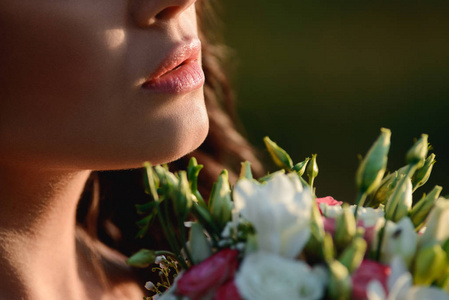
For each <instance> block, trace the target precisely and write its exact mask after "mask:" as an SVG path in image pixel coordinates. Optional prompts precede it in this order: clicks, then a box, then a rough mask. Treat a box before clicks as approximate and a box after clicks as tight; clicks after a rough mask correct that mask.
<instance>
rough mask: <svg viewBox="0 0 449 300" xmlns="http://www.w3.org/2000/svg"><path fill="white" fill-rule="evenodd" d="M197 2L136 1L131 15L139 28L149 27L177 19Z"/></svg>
mask: <svg viewBox="0 0 449 300" xmlns="http://www.w3.org/2000/svg"><path fill="white" fill-rule="evenodd" d="M195 2H196V0H134V1H132V4H131V15H132V17H133V19H134V22H135V23H136V24H137V25H138V26H140V27H148V26H151V25H153V24H155V23H157V22H164V21H168V20H170V19H173V18H176V17H177V16H179V15H180V14H181V13H182V12H183V11H185V10H186V9H188V8H189V7H191V6H192V5H194V4H195Z"/></svg>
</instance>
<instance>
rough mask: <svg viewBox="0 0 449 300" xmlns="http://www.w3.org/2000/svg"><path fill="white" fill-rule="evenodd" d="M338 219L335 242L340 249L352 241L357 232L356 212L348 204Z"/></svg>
mask: <svg viewBox="0 0 449 300" xmlns="http://www.w3.org/2000/svg"><path fill="white" fill-rule="evenodd" d="M336 221H337V223H336V232H335V244H336V245H337V247H338V248H339V249H343V248H345V247H346V246H347V245H348V244H349V243H350V242H351V241H352V239H353V238H354V236H355V233H356V222H355V217H354V213H353V212H352V210H351V209H350V208H349V207H347V206H346V207H345V208H344V209H343V212H342V213H341V214H340V215H339V216H338V217H337V220H336Z"/></svg>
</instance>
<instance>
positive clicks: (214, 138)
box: [77, 0, 263, 283]
mask: <svg viewBox="0 0 449 300" xmlns="http://www.w3.org/2000/svg"><path fill="white" fill-rule="evenodd" d="M196 5H197V13H198V22H199V23H198V25H199V33H200V39H201V41H202V57H203V69H204V73H205V75H206V82H205V86H204V94H205V101H206V107H207V111H208V115H209V123H210V129H209V134H208V136H207V138H206V140H205V142H204V143H203V144H202V145H201V146H200V147H199V149H197V150H195V151H194V152H192V153H190V154H188V155H186V156H185V157H183V158H181V159H179V160H178V161H175V162H173V163H171V164H170V169H171V170H173V171H174V170H178V169H185V168H186V167H187V163H188V160H189V159H190V157H192V156H194V157H196V158H197V160H198V163H200V164H203V165H204V166H205V168H204V169H203V170H202V171H201V173H200V178H199V185H200V186H199V188H200V191H201V192H202V194H203V196H205V198H206V199H207V197H208V194H209V191H210V189H211V187H212V183H213V182H214V181H215V180H216V179H217V177H218V174H219V173H220V172H221V171H222V170H223V169H227V170H228V171H229V174H230V181H231V182H233V181H235V180H236V178H237V175H236V174H237V172H238V170H239V168H240V163H241V162H243V161H245V160H248V161H250V162H251V163H252V169H253V173H254V174H255V175H257V176H261V175H262V172H263V170H262V166H261V164H260V163H259V161H258V159H257V157H256V155H255V151H254V150H253V148H252V147H251V145H250V144H249V143H248V142H247V141H246V140H245V138H243V137H242V135H241V134H240V133H239V132H238V131H237V129H236V125H235V124H236V116H235V110H234V94H233V92H232V90H231V88H230V83H229V79H228V78H229V76H228V72H229V70H225V69H224V67H223V66H224V65H225V62H226V54H227V49H226V48H225V47H224V46H223V45H222V42H221V41H222V40H221V38H220V36H219V35H218V34H217V28H219V25H220V24H219V23H218V21H217V20H218V19H217V18H216V16H215V15H214V14H213V9H212V4H211V2H210V1H206V0H201V1H198V2H197V4H196ZM142 178H143V173H142V170H141V169H138V170H125V171H108V172H94V173H93V174H92V175H91V177H90V179H89V180H88V182H87V184H86V189H85V191H84V194H83V196H82V198H81V201H80V203H79V206H78V215H77V216H78V223H79V232H78V241H79V244H80V245H81V247H82V248H83V249H84V250H85V251H87V252H90V257H92V263H93V265H94V266H96V267H95V268H96V269H97V271H98V273H99V274H100V275H101V278H102V279H103V282H105V283H107V280H106V276H105V270H106V268H108V269H110V266H111V264H112V265H115V268H116V269H117V268H118V269H120V268H122V267H121V266H120V265H121V264H122V263H120V262H114V261H112V262H111V261H110V260H111V259H108V258H107V257H105V254H104V253H103V252H102V251H101V249H102V247H103V245H104V244H105V245H107V246H108V247H110V248H113V249H116V250H117V251H119V252H120V253H122V254H124V255H126V256H129V255H130V254H132V253H134V252H136V251H138V250H139V249H140V248H143V247H145V248H153V249H161V248H164V247H165V248H166V249H168V247H167V245H166V244H165V243H164V239H163V236H162V235H161V234H160V233H159V232H158V231H159V229H158V226H157V225H155V226H153V228H152V230H150V234H149V235H148V236H147V237H145V238H144V239H136V238H135V235H136V233H137V231H138V228H137V226H136V225H135V222H136V221H137V220H138V219H139V216H138V215H137V213H136V210H135V204H141V203H145V202H147V201H148V195H146V194H145V193H144V192H143V190H144V189H143V185H142ZM118 269H117V270H118ZM149 276H151V275H150V274H148V273H146V274H145V275H141V276H139V277H141V279H142V281H145V280H148V279H149Z"/></svg>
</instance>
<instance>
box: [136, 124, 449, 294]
mask: <svg viewBox="0 0 449 300" xmlns="http://www.w3.org/2000/svg"><path fill="white" fill-rule="evenodd" d="M390 136H391V132H390V130H388V129H384V128H383V129H381V133H380V136H379V137H378V139H377V140H376V141H375V142H374V144H373V145H372V147H371V148H370V149H369V151H368V153H367V154H366V156H365V157H364V158H363V160H362V161H361V163H360V166H359V168H358V170H357V173H356V186H357V197H356V199H355V204H354V205H349V204H347V203H343V202H342V201H337V200H335V199H333V198H332V197H330V196H328V197H322V198H319V197H316V196H315V195H316V191H315V188H314V180H315V178H316V177H317V175H318V165H317V160H316V155H312V156H311V158H306V159H305V160H304V161H302V162H300V163H297V164H294V163H293V162H292V159H291V158H290V156H289V155H288V154H287V152H286V151H284V150H283V149H282V148H280V147H279V146H278V145H277V144H276V143H274V142H273V141H271V140H270V139H269V138H268V137H266V138H265V139H264V141H265V144H266V146H267V149H268V151H269V153H270V155H271V157H272V158H273V160H274V162H275V163H276V164H277V165H278V166H279V167H280V170H279V171H276V172H274V173H271V174H268V175H267V176H265V177H263V178H259V179H254V178H253V176H252V174H251V169H250V164H249V163H248V162H244V163H242V169H241V173H240V179H239V180H238V181H237V183H236V184H235V185H234V186H233V187H232V188H231V186H230V184H229V182H228V174H227V172H226V171H223V172H222V173H221V175H220V176H219V178H218V180H217V182H216V183H215V184H214V186H213V189H212V193H211V196H210V198H209V199H208V201H205V199H203V197H202V196H201V194H200V193H199V192H198V189H197V178H198V174H199V172H200V170H201V168H202V166H201V165H198V164H197V162H196V160H195V159H194V158H193V159H192V160H191V161H190V163H189V165H188V168H187V171H181V172H178V173H176V174H173V173H171V172H170V171H169V170H168V168H167V167H166V166H155V167H151V166H150V165H149V164H147V165H146V175H147V176H146V188H147V192H148V194H149V195H150V198H151V201H150V202H148V203H146V204H144V205H139V206H138V207H137V209H138V212H139V213H141V214H143V215H144V218H143V219H142V220H141V221H140V222H139V225H140V226H141V227H142V228H141V231H140V232H139V235H144V234H145V232H146V230H147V229H148V227H149V226H150V225H151V223H152V222H153V220H155V219H158V220H159V222H160V224H161V226H162V228H163V231H164V234H165V236H166V238H167V241H168V243H169V245H170V247H171V249H170V251H165V250H158V251H155V250H149V249H142V250H141V251H139V252H138V253H136V254H135V255H133V256H132V257H130V259H129V260H128V263H129V264H130V265H133V266H137V267H152V268H153V270H154V271H156V272H159V276H160V281H159V282H155V283H153V282H147V284H146V288H147V289H149V290H151V291H153V292H154V296H153V297H152V299H158V300H162V299H163V300H168V299H170V300H175V299H189V300H208V299H211V300H230V299H233V300H238V299H242V300H264V299H267V300H268V299H270V300H271V299H289V300H296V299H298V300H299V299H308V300H319V299H355V300H362V299H369V300H393V299H395V300H396V299H397V300H423V299H429V300H430V299H432V300H440V299H441V300H443V299H449V200H447V199H445V198H443V197H440V193H441V191H442V188H441V187H439V186H435V187H434V188H433V189H432V190H430V191H429V192H428V193H427V194H423V195H422V197H419V196H418V197H416V196H415V195H416V191H417V189H418V188H420V187H421V186H423V185H424V184H425V183H426V181H427V180H428V178H429V176H430V173H431V170H432V167H433V165H434V163H435V155H434V154H430V155H428V150H429V148H430V146H429V145H428V142H427V138H428V137H427V135H425V134H423V135H422V136H421V138H420V139H419V140H417V141H416V142H415V143H414V145H413V146H412V147H411V149H410V150H409V151H408V152H407V154H406V163H407V164H406V165H405V166H404V167H402V168H400V169H399V170H397V171H395V172H390V173H386V170H387V155H388V151H389V147H390ZM306 176H307V177H306ZM305 178H306V179H307V180H306V179H305ZM147 299H151V297H150V298H147Z"/></svg>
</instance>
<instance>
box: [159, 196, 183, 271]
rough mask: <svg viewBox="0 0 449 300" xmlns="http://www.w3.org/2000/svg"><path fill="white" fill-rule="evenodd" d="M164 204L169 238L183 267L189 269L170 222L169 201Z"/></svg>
mask: <svg viewBox="0 0 449 300" xmlns="http://www.w3.org/2000/svg"><path fill="white" fill-rule="evenodd" d="M164 204H165V205H164V216H165V219H166V220H167V223H166V225H167V232H168V234H169V237H167V238H168V239H169V240H172V243H173V245H174V246H175V248H174V249H173V250H174V251H175V253H176V254H177V257H178V261H179V263H180V264H181V266H182V268H183V269H184V270H187V269H188V266H187V264H186V262H185V261H184V258H183V257H182V254H181V248H180V247H179V245H178V240H177V238H176V233H175V231H174V230H173V227H172V226H171V223H170V214H169V212H168V204H167V202H166V203H164Z"/></svg>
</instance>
